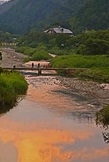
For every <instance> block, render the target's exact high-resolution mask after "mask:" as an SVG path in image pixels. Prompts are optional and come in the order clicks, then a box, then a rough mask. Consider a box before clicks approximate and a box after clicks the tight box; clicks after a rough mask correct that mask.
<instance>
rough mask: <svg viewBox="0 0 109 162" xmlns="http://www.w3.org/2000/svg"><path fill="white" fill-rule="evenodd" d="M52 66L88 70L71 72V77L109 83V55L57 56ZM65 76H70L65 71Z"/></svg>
mask: <svg viewBox="0 0 109 162" xmlns="http://www.w3.org/2000/svg"><path fill="white" fill-rule="evenodd" d="M51 66H52V67H59V68H62V67H63V68H78V69H79V68H86V69H85V70H83V71H81V70H75V71H74V72H72V73H71V72H70V73H69V75H70V76H73V77H81V78H87V79H92V80H95V81H101V82H107V83H109V56H107V55H95V56H83V55H77V54H70V55H65V56H57V57H55V58H54V59H53V60H52V62H51ZM63 74H64V75H65V74H68V72H65V71H64V72H63Z"/></svg>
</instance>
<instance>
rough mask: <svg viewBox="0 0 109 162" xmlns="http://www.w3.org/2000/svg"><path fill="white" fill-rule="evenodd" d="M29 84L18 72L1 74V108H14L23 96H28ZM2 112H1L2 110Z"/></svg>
mask: <svg viewBox="0 0 109 162" xmlns="http://www.w3.org/2000/svg"><path fill="white" fill-rule="evenodd" d="M27 88H28V84H27V82H26V80H25V78H24V77H23V76H22V75H21V74H19V73H18V72H7V71H5V72H3V71H2V69H1V74H0V107H5V106H8V107H11V108H12V107H13V106H14V105H15V104H16V103H17V101H18V98H19V97H21V95H24V94H26V90H27ZM0 111H1V110H0Z"/></svg>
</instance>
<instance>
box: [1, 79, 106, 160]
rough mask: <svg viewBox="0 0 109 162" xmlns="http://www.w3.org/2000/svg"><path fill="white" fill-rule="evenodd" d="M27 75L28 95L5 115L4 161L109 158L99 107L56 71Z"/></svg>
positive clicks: (3, 132)
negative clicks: (73, 89) (66, 84)
mask: <svg viewBox="0 0 109 162" xmlns="http://www.w3.org/2000/svg"><path fill="white" fill-rule="evenodd" d="M26 79H27V81H28V83H29V89H28V92H27V95H26V96H25V98H24V99H23V100H22V101H20V102H19V103H18V105H17V106H16V107H14V108H13V109H11V110H10V111H9V112H7V113H6V114H3V115H2V116H1V117H0V162H108V161H109V147H108V144H106V143H105V142H104V140H103V136H102V131H103V130H102V129H101V128H100V127H97V126H96V123H95V113H96V107H94V105H91V104H89V103H88V102H87V101H86V100H85V99H82V100H80V101H79V98H78V96H76V95H75V96H74V95H73V96H72V95H69V94H68V93H65V92H68V91H67V88H65V87H62V86H61V85H60V82H59V81H58V80H57V79H56V78H55V77H53V76H52V77H50V76H49V77H48V76H38V77H37V76H34V77H33V76H26Z"/></svg>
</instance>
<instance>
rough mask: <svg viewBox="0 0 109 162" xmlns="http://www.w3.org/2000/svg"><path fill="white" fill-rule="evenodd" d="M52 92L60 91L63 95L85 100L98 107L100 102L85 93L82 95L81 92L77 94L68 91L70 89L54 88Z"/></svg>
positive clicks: (78, 100)
mask: <svg viewBox="0 0 109 162" xmlns="http://www.w3.org/2000/svg"><path fill="white" fill-rule="evenodd" d="M54 92H56V93H61V94H64V95H67V96H69V97H72V98H74V99H75V100H76V101H77V102H87V103H89V104H90V103H91V104H92V105H94V106H95V107H100V103H99V102H98V101H97V100H95V99H94V98H91V97H88V96H86V95H82V94H78V93H76V92H73V91H70V90H68V89H67V90H65V89H63V90H55V91H54Z"/></svg>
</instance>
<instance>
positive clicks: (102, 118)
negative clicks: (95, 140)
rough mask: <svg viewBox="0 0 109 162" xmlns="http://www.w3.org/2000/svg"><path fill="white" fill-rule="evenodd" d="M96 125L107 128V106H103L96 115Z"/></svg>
mask: <svg viewBox="0 0 109 162" xmlns="http://www.w3.org/2000/svg"><path fill="white" fill-rule="evenodd" d="M96 124H97V125H103V127H108V125H109V105H106V106H104V108H103V109H101V110H100V111H99V112H97V113H96Z"/></svg>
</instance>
